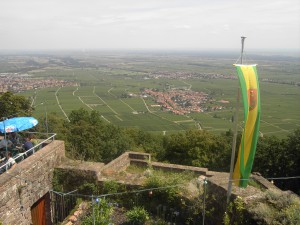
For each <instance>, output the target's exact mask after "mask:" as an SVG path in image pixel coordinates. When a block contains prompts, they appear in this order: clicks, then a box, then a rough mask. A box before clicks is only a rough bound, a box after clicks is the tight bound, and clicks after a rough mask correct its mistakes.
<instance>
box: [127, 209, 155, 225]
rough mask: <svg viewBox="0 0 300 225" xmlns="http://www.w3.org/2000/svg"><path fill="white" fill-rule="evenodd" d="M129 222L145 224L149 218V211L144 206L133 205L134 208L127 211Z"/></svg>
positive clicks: (139, 224) (137, 224) (138, 224)
mask: <svg viewBox="0 0 300 225" xmlns="http://www.w3.org/2000/svg"><path fill="white" fill-rule="evenodd" d="M126 217H127V219H128V222H129V223H130V224H133V225H143V224H144V223H145V222H146V221H147V220H149V218H150V217H149V213H148V212H147V211H146V210H145V209H144V208H143V207H138V206H136V207H133V209H132V210H129V211H127V212H126Z"/></svg>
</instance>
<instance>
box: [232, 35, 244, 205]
mask: <svg viewBox="0 0 300 225" xmlns="http://www.w3.org/2000/svg"><path fill="white" fill-rule="evenodd" d="M245 38H246V37H244V36H242V37H241V39H242V49H241V64H243V54H244V42H245ZM239 101H240V89H239V88H238V92H237V98H236V111H235V116H234V133H233V140H232V151H231V161H230V174H229V181H228V191H227V204H228V203H229V201H230V196H231V191H232V175H233V167H234V159H235V149H236V139H237V130H238V115H239Z"/></svg>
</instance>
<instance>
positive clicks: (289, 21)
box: [0, 0, 300, 51]
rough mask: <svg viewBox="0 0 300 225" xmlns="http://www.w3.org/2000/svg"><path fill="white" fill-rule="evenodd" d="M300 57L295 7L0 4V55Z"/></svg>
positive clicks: (125, 1) (211, 0)
mask: <svg viewBox="0 0 300 225" xmlns="http://www.w3.org/2000/svg"><path fill="white" fill-rule="evenodd" d="M241 36H246V37H247V39H246V42H245V48H246V49H269V50H277V49H279V50H296V51H300V1H299V0H146V1H145V0H0V50H1V49H2V50H48V49H49V50H58V49H79V50H85V49H153V50H155V49H175V50H176V49H178V50H201V49H213V50H218V49H220V50H226V49H238V48H240V45H241V40H240V37H241Z"/></svg>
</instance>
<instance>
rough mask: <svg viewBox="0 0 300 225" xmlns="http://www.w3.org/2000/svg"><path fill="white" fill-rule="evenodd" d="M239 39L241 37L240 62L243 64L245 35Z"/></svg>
mask: <svg viewBox="0 0 300 225" xmlns="http://www.w3.org/2000/svg"><path fill="white" fill-rule="evenodd" d="M241 39H242V50H241V64H243V55H244V42H245V39H246V37H244V36H242V37H241Z"/></svg>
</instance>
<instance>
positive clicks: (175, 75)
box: [144, 71, 237, 79]
mask: <svg viewBox="0 0 300 225" xmlns="http://www.w3.org/2000/svg"><path fill="white" fill-rule="evenodd" d="M153 78H154V79H159V78H169V79H191V78H198V79H199V78H200V79H218V78H223V79H237V77H236V76H234V75H223V74H215V73H196V72H179V71H177V72H174V71H172V72H169V71H158V72H150V73H148V74H147V76H145V77H144V79H153Z"/></svg>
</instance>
